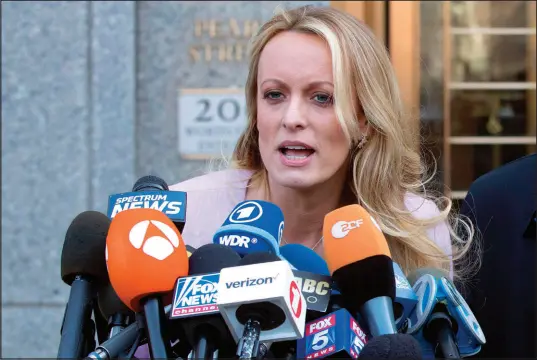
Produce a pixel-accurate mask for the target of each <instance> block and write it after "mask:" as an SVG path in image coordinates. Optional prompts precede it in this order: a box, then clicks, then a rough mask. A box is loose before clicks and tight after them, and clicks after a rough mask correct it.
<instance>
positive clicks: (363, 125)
mask: <svg viewBox="0 0 537 360" xmlns="http://www.w3.org/2000/svg"><path fill="white" fill-rule="evenodd" d="M358 126H359V128H360V133H362V134H363V135H365V136H370V135H371V132H372V130H371V126H369V122H368V121H367V118H366V117H365V114H364V112H363V110H360V113H359V114H358Z"/></svg>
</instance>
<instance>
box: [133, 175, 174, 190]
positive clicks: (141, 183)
mask: <svg viewBox="0 0 537 360" xmlns="http://www.w3.org/2000/svg"><path fill="white" fill-rule="evenodd" d="M151 190H156V191H168V190H170V189H169V187H168V184H166V181H164V180H162V179H161V178H159V177H158V176H154V175H147V176H143V177H141V178H139V179H138V181H136V182H135V183H134V186H133V187H132V191H134V192H135V191H151Z"/></svg>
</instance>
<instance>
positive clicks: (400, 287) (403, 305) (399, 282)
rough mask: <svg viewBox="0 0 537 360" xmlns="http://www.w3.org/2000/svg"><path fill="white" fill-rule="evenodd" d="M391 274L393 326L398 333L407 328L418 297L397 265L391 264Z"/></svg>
mask: <svg viewBox="0 0 537 360" xmlns="http://www.w3.org/2000/svg"><path fill="white" fill-rule="evenodd" d="M393 273H394V275H395V302H394V304H393V314H394V318H395V326H396V327H397V330H398V331H399V332H404V330H405V329H406V328H407V327H408V321H407V319H408V317H409V316H410V313H411V312H412V310H414V308H415V307H416V304H417V303H418V297H417V296H416V293H415V292H414V290H412V287H411V286H410V283H409V282H408V280H407V278H406V276H405V274H403V271H402V270H401V268H400V267H399V265H398V264H397V263H395V262H394V263H393Z"/></svg>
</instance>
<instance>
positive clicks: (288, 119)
mask: <svg viewBox="0 0 537 360" xmlns="http://www.w3.org/2000/svg"><path fill="white" fill-rule="evenodd" d="M304 106H305V104H304V103H303V102H302V101H301V100H300V99H297V98H295V99H291V101H290V102H289V106H288V107H287V109H286V111H285V113H284V115H283V119H282V125H283V127H284V128H286V129H288V130H297V129H303V128H305V127H306V126H307V119H306V112H305V109H304Z"/></svg>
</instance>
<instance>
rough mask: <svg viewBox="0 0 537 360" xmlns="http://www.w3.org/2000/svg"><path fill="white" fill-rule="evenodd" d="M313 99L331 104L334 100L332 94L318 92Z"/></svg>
mask: <svg viewBox="0 0 537 360" xmlns="http://www.w3.org/2000/svg"><path fill="white" fill-rule="evenodd" d="M313 99H314V100H315V101H317V102H318V103H321V104H329V103H331V102H332V96H330V95H326V94H316V95H315V96H314V97H313Z"/></svg>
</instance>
